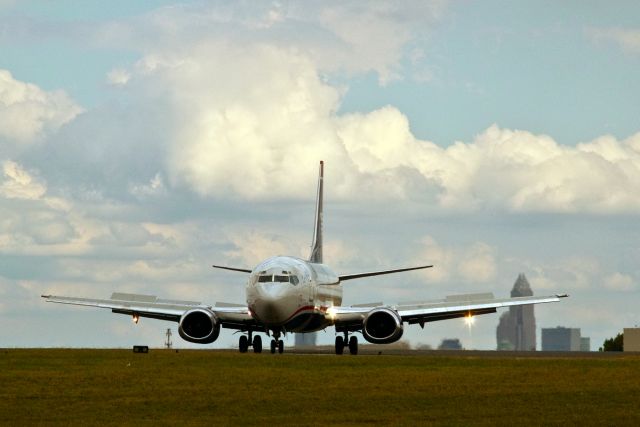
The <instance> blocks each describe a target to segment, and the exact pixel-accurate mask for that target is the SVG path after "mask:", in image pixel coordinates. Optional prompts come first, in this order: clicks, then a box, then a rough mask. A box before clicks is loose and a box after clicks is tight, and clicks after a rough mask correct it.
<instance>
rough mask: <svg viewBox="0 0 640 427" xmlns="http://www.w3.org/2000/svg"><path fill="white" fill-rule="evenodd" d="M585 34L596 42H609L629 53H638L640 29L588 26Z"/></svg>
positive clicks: (639, 49) (639, 51)
mask: <svg viewBox="0 0 640 427" xmlns="http://www.w3.org/2000/svg"><path fill="white" fill-rule="evenodd" d="M587 35H588V36H589V37H591V39H593V40H594V41H596V42H610V43H615V44H617V45H618V46H619V47H620V48H622V49H623V50H625V51H627V52H631V53H640V29H637V28H617V27H611V28H589V29H587Z"/></svg>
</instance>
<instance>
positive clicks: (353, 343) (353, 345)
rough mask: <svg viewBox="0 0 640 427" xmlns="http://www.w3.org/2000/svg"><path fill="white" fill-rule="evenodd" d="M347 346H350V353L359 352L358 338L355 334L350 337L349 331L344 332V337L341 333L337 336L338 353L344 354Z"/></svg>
mask: <svg viewBox="0 0 640 427" xmlns="http://www.w3.org/2000/svg"><path fill="white" fill-rule="evenodd" d="M345 346H348V347H349V353H351V354H353V355H356V354H358V338H356V337H355V336H353V335H352V336H351V338H349V333H348V332H345V333H344V338H342V337H341V336H340V335H338V336H337V337H336V354H342V353H343V352H344V347H345Z"/></svg>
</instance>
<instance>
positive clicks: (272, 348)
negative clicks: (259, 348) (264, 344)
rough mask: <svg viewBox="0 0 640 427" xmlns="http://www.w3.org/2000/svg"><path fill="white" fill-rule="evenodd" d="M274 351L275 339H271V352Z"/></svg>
mask: <svg viewBox="0 0 640 427" xmlns="http://www.w3.org/2000/svg"><path fill="white" fill-rule="evenodd" d="M275 353H276V340H271V354H275Z"/></svg>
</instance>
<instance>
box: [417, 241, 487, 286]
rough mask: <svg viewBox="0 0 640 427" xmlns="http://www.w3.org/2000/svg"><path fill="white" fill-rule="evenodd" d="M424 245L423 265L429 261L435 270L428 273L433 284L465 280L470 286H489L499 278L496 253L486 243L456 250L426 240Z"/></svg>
mask: <svg viewBox="0 0 640 427" xmlns="http://www.w3.org/2000/svg"><path fill="white" fill-rule="evenodd" d="M421 244H422V249H421V250H420V251H419V254H420V261H425V260H426V261H427V262H428V263H430V264H433V266H434V267H433V268H430V269H428V270H425V272H424V275H425V277H427V279H428V280H429V281H433V282H446V281H450V280H452V279H462V280H464V282H468V283H486V282H488V281H490V280H493V279H495V277H496V272H497V261H496V257H495V250H494V248H492V247H491V246H489V245H487V244H486V243H483V242H474V243H471V244H470V245H469V246H467V247H462V248H454V247H447V246H444V245H441V244H439V243H438V242H437V241H436V240H435V239H434V238H433V237H431V236H426V237H424V238H423V239H422V241H421Z"/></svg>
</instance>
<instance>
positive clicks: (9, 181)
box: [0, 160, 47, 199]
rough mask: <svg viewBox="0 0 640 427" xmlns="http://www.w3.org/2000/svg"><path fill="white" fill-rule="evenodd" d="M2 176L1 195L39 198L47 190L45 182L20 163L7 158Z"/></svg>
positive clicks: (18, 197) (0, 183) (11, 197)
mask: <svg viewBox="0 0 640 427" xmlns="http://www.w3.org/2000/svg"><path fill="white" fill-rule="evenodd" d="M2 171H3V174H4V176H3V177H1V178H0V196H2V197H6V198H8V199H39V198H40V197H42V196H43V195H44V194H45V192H46V191H47V186H46V184H45V183H44V182H42V181H41V180H39V179H38V178H35V177H34V176H32V175H31V174H30V173H29V172H27V171H26V170H25V169H24V168H23V167H22V166H21V165H19V164H18V163H16V162H14V161H11V160H5V161H4V162H3V163H2Z"/></svg>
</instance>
